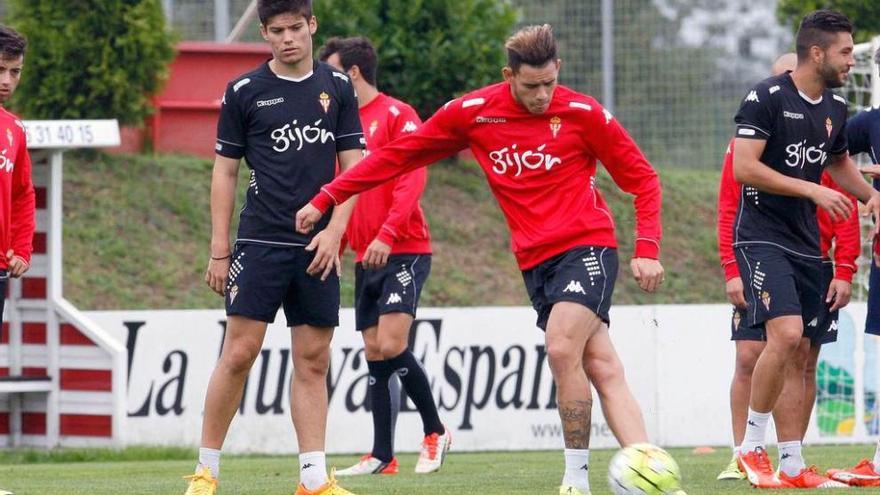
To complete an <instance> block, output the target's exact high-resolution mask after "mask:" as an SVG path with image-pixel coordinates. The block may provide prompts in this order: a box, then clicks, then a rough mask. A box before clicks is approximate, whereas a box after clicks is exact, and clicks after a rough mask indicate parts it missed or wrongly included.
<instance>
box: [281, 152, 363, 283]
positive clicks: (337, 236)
mask: <svg viewBox="0 0 880 495" xmlns="http://www.w3.org/2000/svg"><path fill="white" fill-rule="evenodd" d="M363 156H364V154H363V152H362V151H361V150H357V149H354V150H346V151H341V152H339V153H338V157H339V168H340V171H342V172H345V171H346V170H348V169H350V168H352V167H354V166H355V165H356V164H357V162H359V161H360V159H361V158H363ZM356 201H357V196H354V197H352V198H349V199H348V201H346V202H344V203H342V204H341V205H339V206H337V207H336V208H334V209H333V215H332V216H331V217H330V223H329V224H327V228H325V229H324V230H322V231H321V232H318V233H317V234H316V235H315V237H313V238H312V242H311V243H309V245H308V246H306V251H314V252H315V258H314V259H313V260H312V263H311V264H310V265H309V267H308V268H307V269H306V272H308V274H309V275H312V276H318V275H320V276H321V280H326V279H327V277H328V276H329V275H330V273H331V272H332V271H333V270H336V273H337V274H339V273H340V272H341V270H342V265H341V262H340V261H339V243H340V241H341V240H342V236H343V234H345V227H346V226H347V225H348V219H349V218H351V214H352V212H353V211H354V205H355V202H356ZM310 206H311V205H310V204H307V205H306V206H305V207H303V208H302V209H300V211H298V212H297V214H296V230H297V231H298V232H301V233H308V232H309V231H311V230H312V227H314V224H315V221H317V220H315V221H313V222H312V223H311V224H309V227H308V229H305V230H302V229H300V213H302V211H303V210H305V209H306V208H308V207H310ZM315 211H317V209H316V210H315ZM320 218H321V213H320V212H318V217H317V219H318V220H320Z"/></svg>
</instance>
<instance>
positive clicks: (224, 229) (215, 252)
mask: <svg viewBox="0 0 880 495" xmlns="http://www.w3.org/2000/svg"><path fill="white" fill-rule="evenodd" d="M240 163H241V160H239V159H237V158H228V157H225V156H220V155H216V156H215V157H214V172H213V174H212V175H211V255H210V256H211V258H210V259H209V260H208V269H207V270H206V272H205V283H207V284H208V287H210V288H211V290H213V291H214V292H216V293H217V294H220V295H221V296H224V295H225V293H224V292H225V290H226V279H227V277H228V276H229V264H230V262H231V261H232V248H231V246H230V245H229V223H230V220H231V219H232V210H233V209H234V208H235V186H236V184H237V183H238V167H239V165H240Z"/></svg>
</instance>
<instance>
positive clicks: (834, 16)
mask: <svg viewBox="0 0 880 495" xmlns="http://www.w3.org/2000/svg"><path fill="white" fill-rule="evenodd" d="M852 32H853V25H852V22H850V20H849V19H848V18H847V17H846V16H845V15H843V14H841V13H840V12H835V11H833V10H817V11H815V12H811V13H809V14H807V15H806V16H805V17H804V19H803V20H802V21H801V25H800V27H799V28H798V32H797V41H796V45H797V56H798V60H806V59H807V57H808V56H809V54H810V47H811V46H818V47H819V48H821V49H823V50H827V49H828V47H829V46H831V43H833V42H834V35H836V34H837V33H850V34H852Z"/></svg>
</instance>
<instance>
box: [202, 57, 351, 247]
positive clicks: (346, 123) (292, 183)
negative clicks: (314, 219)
mask: <svg viewBox="0 0 880 495" xmlns="http://www.w3.org/2000/svg"><path fill="white" fill-rule="evenodd" d="M364 143H365V141H364V136H363V132H362V131H361V124H360V119H359V117H358V104H357V97H356V95H355V92H354V88H353V86H352V84H351V81H350V80H349V78H348V76H346V75H345V74H342V73H341V72H338V71H335V70H333V69H332V68H331V67H330V66H328V65H326V64H324V63H321V62H315V66H314V70H313V72H312V74H311V75H309V76H307V77H305V78H303V79H299V80H293V79H289V78H282V77H279V76H277V75H276V74H275V73H273V72H272V70H271V69H270V68H269V64H268V62H267V63H264V64H262V65H261V66H260V67H258V68H257V69H256V70H254V71H252V72H249V73H247V74H245V75H243V76H241V77H239V78H237V79H235V80H233V81H232V82H230V83H229V85H228V86H227V88H226V93H225V94H224V96H223V102H222V106H221V109H220V120H219V122H218V124H217V144H216V146H215V149H216V152H217V154H218V155H221V156H225V157H229V158H242V157H243V158H245V160H246V161H247V164H248V166H249V167H250V169H251V176H250V181H249V184H248V189H247V199H246V200H245V204H244V206H243V207H242V210H241V221H240V223H239V228H238V240H237V242H243V243H258V244H268V245H278V246H302V245H305V244H308V243H309V242H310V241H311V237H313V236H314V232H319V231H320V230H322V229H323V228H324V227H325V226H326V224H327V222H328V221H329V217H330V215H325V216H324V218H323V219H322V221H321V223H319V225H318V226H317V227H316V228H315V230H314V231H313V233H312V234H309V235H303V234H299V233H297V232H296V230H295V228H294V217H295V215H296V212H297V210H299V209H300V208H302V207H303V206H305V205H306V203H308V202H309V200H310V199H311V198H312V197H313V196H314V195H315V194H317V193H318V191H319V190H320V188H321V187H322V186H324V185H325V184H328V183H329V182H330V181H332V180H333V178H334V176H335V175H336V154H337V152H340V151H345V150H350V149H363V148H364Z"/></svg>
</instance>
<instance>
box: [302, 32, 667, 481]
mask: <svg viewBox="0 0 880 495" xmlns="http://www.w3.org/2000/svg"><path fill="white" fill-rule="evenodd" d="M506 48H507V67H505V68H504V69H503V75H504V79H505V81H504V82H501V83H498V84H494V85H491V86H487V87H485V88H482V89H480V90H477V91H474V92H472V93H469V94H467V95H465V96H463V97H461V98H457V99H455V100H452V101H450V102H449V103H447V104H446V105H445V106H444V107H443V108H442V109H440V110H438V111H437V113H436V114H434V116H433V117H432V118H431V119H430V120H428V121H427V122H426V123H425V124H424V125H423V126H422V127H421V128H419V129H418V130H417V131H415V132H414V133H412V134H409V135H407V136H404V137H402V138H400V139H398V140H396V141H394V142H393V143H390V144H388V145H386V146H385V147H383V148H382V149H381V150H378V151H376V152H374V153H373V154H371V155H370V156H369V157H367V158H366V159H365V160H364V161H363V162H362V165H360V166H357V167H355V168H353V169H352V170H350V171H348V172H346V173H344V174H342V175H341V176H339V177H337V178H336V180H334V181H333V182H332V183H331V184H328V185H327V186H325V187H323V188H322V192H321V193H319V194H318V195H317V196H316V197H315V198H314V199H313V200H312V202H311V203H310V204H309V205H306V206H305V207H303V208H302V209H301V210H300V211H299V212H298V213H297V218H296V222H297V229H299V230H300V231H302V232H307V231H309V230H310V229H311V227H312V225H314V224H315V223H316V222H318V221H319V220H320V219H321V216H322V212H324V211H326V210H327V209H328V208H329V207H330V206H332V205H333V204H334V203H338V202H340V201H344V200H345V198H348V197H350V196H352V195H354V194H357V193H358V192H361V191H365V190H367V189H370V188H371V187H375V186H378V185H380V184H382V183H384V182H386V181H388V180H390V179H393V178H394V177H397V176H400V175H402V174H405V173H407V172H409V171H411V170H415V169H417V168H419V167H423V166H425V165H427V164H430V163H433V162H435V161H437V160H439V159H441V158H444V157H447V156H450V155H453V154H455V153H457V152H459V151H461V150H463V149H465V148H467V147H470V149H471V151H472V152H473V153H474V156H475V157H476V159H477V161H478V162H479V164H480V166H481V167H482V169H483V171H484V173H485V174H486V179H487V181H488V182H489V186H490V187H491V189H492V191H493V193H494V194H495V197H496V198H497V200H498V203H499V205H500V206H501V210H502V212H503V213H504V215H505V217H506V219H507V223H508V226H509V228H510V231H511V236H512V241H513V252H514V254H515V256H516V259H517V262H518V263H519V266H520V269H521V270H522V272H523V278H524V280H525V285H526V289H527V290H528V293H529V297H530V298H531V301H532V305H533V306H534V308H535V311H536V312H537V313H538V321H537V324H538V326H539V327H541V328H542V329H544V330H545V331H546V337H545V339H546V348H547V353H548V358H549V363H550V369H551V371H552V373H553V378H554V381H555V384H556V387H557V403H558V406H559V415H560V419H561V420H562V430H563V436H564V441H565V447H566V449H565V465H566V468H565V475H564V477H563V480H562V487H561V489H560V493H567V494H574V495H576V494H587V493H589V482H588V477H587V473H588V464H589V450H588V449H589V436H590V409H591V405H592V399H591V396H590V386H589V384H590V382H592V383H593V385H594V386H595V387H596V390H597V391H598V393H599V396H600V399H601V402H602V407H603V411H604V412H605V417H606V418H607V420H608V424H609V426H610V427H611V430H612V431H613V432H614V435H615V437H616V438H617V440H618V441H619V442H620V443H621V444H622V445H631V444H634V443H641V442H646V441H647V439H648V435H647V432H646V430H645V423H644V420H643V418H642V413H641V411H640V410H639V406H638V403H637V402H636V401H635V398H634V397H633V395H632V393H631V392H630V390H629V386H628V385H627V383H626V380H625V378H624V371H623V365H622V363H621V361H620V359H619V358H618V356H617V353H616V351H615V350H614V346H613V345H612V343H611V339H610V337H609V334H608V323H609V317H608V308H609V306H610V305H611V295H612V291H613V289H614V281H615V279H616V277H617V250H616V247H617V241H616V240H615V236H614V223H613V221H612V218H611V214H610V212H609V210H608V207H607V205H606V204H605V200H604V199H603V198H602V195H601V194H600V193H599V191H598V190H597V189H596V184H595V173H596V164H597V161H599V160H601V162H602V164H603V165H604V166H605V168H606V169H607V170H608V172H609V173H610V174H611V177H612V179H613V180H614V181H615V182H616V183H617V185H618V186H619V187H620V188H621V189H623V190H624V191H626V192H628V193H631V194H633V195H635V201H634V204H635V210H636V240H635V257H634V258H633V260H632V262H631V264H630V266H631V268H632V271H633V274H634V276H635V278H636V280H638V282H639V285H640V287H641V288H642V289H643V290H645V291H647V292H653V291H655V290H656V289H657V287H658V286H659V285H660V284H661V283H662V281H663V267H662V266H661V264H660V262H659V261H658V259H657V258H658V256H659V253H660V233H661V229H660V203H661V192H660V180H659V179H658V177H657V174H656V172H655V171H654V170H653V169H652V168H651V165H650V164H649V163H648V161H647V160H646V159H645V157H644V156H643V155H642V152H641V151H640V150H639V148H638V147H637V146H636V144H635V143H634V142H633V140H632V138H630V136H629V135H628V134H627V132H626V131H625V130H624V128H623V127H622V126H621V125H620V124H619V123H618V122H617V120H615V119H614V117H613V116H612V115H611V114H610V113H609V112H608V111H607V110H605V109H603V108H602V106H601V105H599V103H598V102H597V101H596V100H594V99H593V98H591V97H589V96H586V95H583V94H580V93H577V92H575V91H572V90H571V89H569V88H566V87H564V86H560V85H558V84H557V78H558V76H559V68H560V65H561V61H560V60H559V59H558V58H557V56H556V42H555V40H554V37H553V30H552V28H551V27H550V26H549V25H543V26H530V27H526V28H523V29H521V30H520V31H519V32H517V33H516V34H514V35H513V36H512V37H511V38H510V39H508V41H507V43H506ZM328 262H329V260H328Z"/></svg>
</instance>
